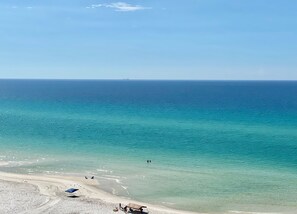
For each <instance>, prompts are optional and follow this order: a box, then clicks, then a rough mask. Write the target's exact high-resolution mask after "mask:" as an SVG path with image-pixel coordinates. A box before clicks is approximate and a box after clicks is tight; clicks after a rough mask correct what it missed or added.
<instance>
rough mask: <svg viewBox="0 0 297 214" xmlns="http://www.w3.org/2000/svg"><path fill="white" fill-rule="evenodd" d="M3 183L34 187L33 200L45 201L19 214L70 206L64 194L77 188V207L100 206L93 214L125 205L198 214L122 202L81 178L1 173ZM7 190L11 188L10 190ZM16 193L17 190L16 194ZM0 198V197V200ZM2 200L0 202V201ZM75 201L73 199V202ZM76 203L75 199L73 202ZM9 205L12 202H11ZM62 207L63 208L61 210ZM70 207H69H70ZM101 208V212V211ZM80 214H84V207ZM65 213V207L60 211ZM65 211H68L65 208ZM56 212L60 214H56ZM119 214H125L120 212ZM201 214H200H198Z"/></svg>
mask: <svg viewBox="0 0 297 214" xmlns="http://www.w3.org/2000/svg"><path fill="white" fill-rule="evenodd" d="M1 182H6V185H9V184H8V183H7V182H9V183H10V184H11V185H14V184H16V185H18V184H22V185H24V186H26V187H29V186H30V185H33V186H35V187H37V189H38V192H35V193H34V194H35V196H34V197H36V199H38V198H41V197H45V198H46V199H45V201H43V203H41V204H38V205H36V206H35V208H34V206H33V208H31V209H30V210H29V211H25V212H22V213H27V212H28V213H52V211H51V210H55V209H56V207H55V205H56V204H58V203H60V204H64V206H66V205H67V203H69V204H70V203H73V201H70V199H69V197H67V196H66V194H65V192H64V191H65V190H66V189H68V188H71V187H74V188H78V189H79V191H78V195H79V197H78V198H79V199H80V203H81V205H82V206H84V204H85V205H86V206H89V204H91V205H92V206H93V207H94V206H99V208H97V209H99V210H98V212H97V211H96V213H115V212H113V209H114V208H115V207H118V204H119V203H122V204H128V203H137V204H143V205H146V206H147V207H148V210H149V213H153V214H161V213H164V214H195V213H196V214H198V213H197V212H190V211H182V210H175V209H171V208H167V207H165V206H164V207H163V206H159V205H153V204H148V203H144V202H138V201H135V200H132V199H127V198H122V197H120V196H116V195H112V194H110V193H108V192H105V191H103V190H101V189H100V184H98V182H97V180H90V179H88V180H86V179H84V178H83V177H82V178H80V177H69V176H56V175H46V176H45V175H37V174H36V175H31V174H30V175H28V174H14V173H6V172H1V171H0V183H1ZM10 188H13V186H11V187H10ZM16 191H17V190H16ZM37 193H39V195H38V194H37ZM1 197H3V196H1ZM24 197H25V196H24V195H21V196H20V198H22V199H25V198H24ZM0 199H1V198H0ZM73 199H74V198H73ZM74 200H75V199H74ZM10 203H12V202H10ZM62 207H63V206H62ZM69 207H70V205H69ZM100 207H101V208H102V209H103V210H100ZM80 208H82V212H84V209H83V207H80ZM63 209H65V207H63ZM66 209H67V208H66ZM109 210H110V212H109ZM64 211H65V210H63V211H62V210H61V212H60V213H63V212H64ZM66 211H67V210H66ZM55 212H59V210H57V211H55ZM68 213H71V211H70V212H68ZM118 213H124V212H121V211H119V212H118ZM199 214H202V213H199Z"/></svg>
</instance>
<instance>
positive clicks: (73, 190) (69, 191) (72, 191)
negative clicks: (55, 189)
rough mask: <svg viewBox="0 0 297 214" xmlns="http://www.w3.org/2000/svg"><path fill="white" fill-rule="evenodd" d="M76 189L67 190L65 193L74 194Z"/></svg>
mask: <svg viewBox="0 0 297 214" xmlns="http://www.w3.org/2000/svg"><path fill="white" fill-rule="evenodd" d="M77 190H78V189H75V188H70V189H67V190H66V191H65V192H68V193H74V192H76V191H77Z"/></svg>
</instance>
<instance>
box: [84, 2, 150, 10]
mask: <svg viewBox="0 0 297 214" xmlns="http://www.w3.org/2000/svg"><path fill="white" fill-rule="evenodd" d="M100 7H105V8H112V9H114V10H115V11H120V12H132V11H137V10H146V9H152V8H150V7H143V6H141V5H132V4H128V3H125V2H115V3H110V4H93V5H91V6H89V7H86V8H88V9H96V8H100Z"/></svg>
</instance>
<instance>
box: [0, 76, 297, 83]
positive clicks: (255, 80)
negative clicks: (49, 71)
mask: <svg viewBox="0 0 297 214" xmlns="http://www.w3.org/2000/svg"><path fill="white" fill-rule="evenodd" d="M0 80H57V81H59V80H60V81H209V82H210V81H216V82H219V81H228V82H231V81H233V82H236V81H238V82H239V81H240V82H243V81H246V82H296V81H297V79H279V80H276V79H137V78H117V79H113V78H102V79H99V78H98V79H97V78H95V79H91V78H1V77H0Z"/></svg>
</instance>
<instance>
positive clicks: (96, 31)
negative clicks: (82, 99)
mask: <svg viewBox="0 0 297 214" xmlns="http://www.w3.org/2000/svg"><path fill="white" fill-rule="evenodd" d="M296 11H297V1H296V0H120V1H117V0H1V1H0V78H29V79H32V78H34V79H35V78H37V79H47V78H49V79H182V80H183V79H186V80H297V12H296Z"/></svg>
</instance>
